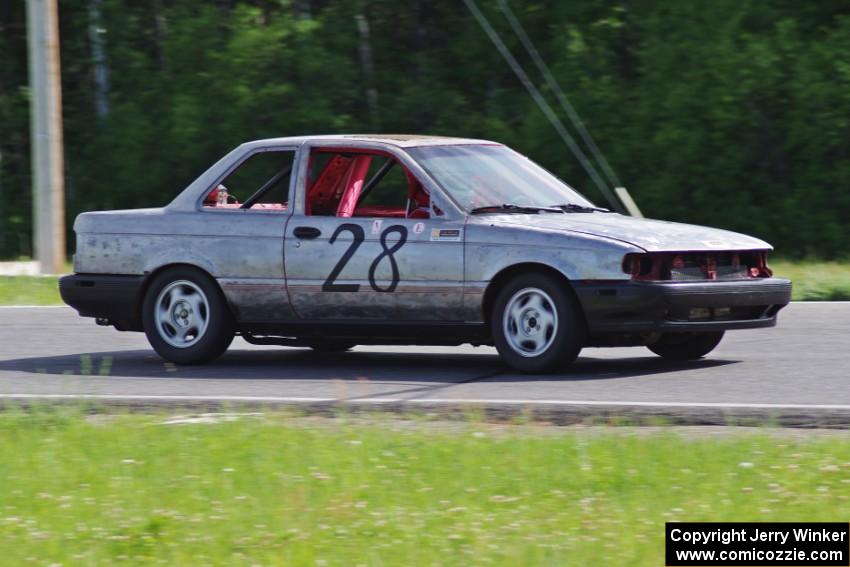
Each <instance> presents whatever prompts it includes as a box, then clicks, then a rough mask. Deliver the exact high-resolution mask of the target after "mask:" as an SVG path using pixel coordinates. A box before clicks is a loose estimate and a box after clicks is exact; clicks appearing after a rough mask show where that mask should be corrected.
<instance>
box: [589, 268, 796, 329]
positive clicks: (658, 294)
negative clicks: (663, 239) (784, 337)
mask: <svg viewBox="0 0 850 567" xmlns="http://www.w3.org/2000/svg"><path fill="white" fill-rule="evenodd" d="M573 284H574V285H573V288H574V289H575V292H576V295H577V296H578V299H579V302H580V303H581V305H582V307H583V308H584V313H585V317H586V319H587V325H588V331H589V333H590V335H591V336H593V335H600V334H611V333H646V332H676V331H683V332H699V331H726V330H731V329H756V328H761V327H772V326H774V325H776V314H777V313H778V312H779V310H780V309H782V308H783V307H785V306H786V305H788V302H789V301H791V282H790V281H788V280H784V279H780V278H764V279H752V280H740V281H700V282H635V281H622V282H621V281H614V282H581V281H579V282H573Z"/></svg>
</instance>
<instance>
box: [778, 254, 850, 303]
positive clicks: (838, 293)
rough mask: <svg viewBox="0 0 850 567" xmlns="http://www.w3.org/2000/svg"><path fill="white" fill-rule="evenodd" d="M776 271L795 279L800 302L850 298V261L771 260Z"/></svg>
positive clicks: (845, 299)
mask: <svg viewBox="0 0 850 567" xmlns="http://www.w3.org/2000/svg"><path fill="white" fill-rule="evenodd" d="M770 267H771V268H772V269H773V273H774V274H775V275H776V276H778V277H782V278H788V279H790V280H791V281H792V282H794V292H793V298H794V299H795V300H797V301H850V262H847V261H845V262H788V261H782V260H771V261H770Z"/></svg>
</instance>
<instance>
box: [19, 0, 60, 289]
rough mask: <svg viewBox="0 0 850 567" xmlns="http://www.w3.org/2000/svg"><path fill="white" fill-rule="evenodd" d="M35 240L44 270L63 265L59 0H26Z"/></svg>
mask: <svg viewBox="0 0 850 567" xmlns="http://www.w3.org/2000/svg"><path fill="white" fill-rule="evenodd" d="M27 32H28V33H27V35H28V37H29V74H30V138H31V142H30V143H31V144H32V177H33V233H34V234H33V244H34V247H35V257H36V260H38V263H39V271H40V272H41V273H42V274H58V273H61V272H62V271H64V268H65V178H64V160H63V155H62V153H63V152H62V85H61V80H60V78H61V74H60V70H59V17H58V13H57V7H56V0H27Z"/></svg>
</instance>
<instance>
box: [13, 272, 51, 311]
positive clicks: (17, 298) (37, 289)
mask: <svg viewBox="0 0 850 567" xmlns="http://www.w3.org/2000/svg"><path fill="white" fill-rule="evenodd" d="M58 281H59V278H57V277H55V276H46V277H37V276H0V305H59V304H61V303H62V299H61V298H60V297H59V283H58Z"/></svg>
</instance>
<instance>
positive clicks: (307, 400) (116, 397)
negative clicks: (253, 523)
mask: <svg viewBox="0 0 850 567" xmlns="http://www.w3.org/2000/svg"><path fill="white" fill-rule="evenodd" d="M0 399H7V400H9V399H11V400H38V399H43V400H105V401H174V402H255V403H292V404H299V403H300V404H316V403H342V404H359V405H368V404H410V405H427V404H435V405H464V404H469V405H506V406H529V405H538V406H554V407H558V406H564V407H566V406H584V407H619V408H622V407H635V408H706V409H709V408H710V409H741V410H747V409H768V410H842V411H850V404H758V403H739V404H731V403H712V402H632V401H596V400H523V399H492V400H488V399H484V398H469V399H461V398H459V399H454V398H413V399H406V398H357V399H352V400H340V399H338V398H318V397H315V398H314V397H293V396H175V395H161V396H158V395H132V394H0Z"/></svg>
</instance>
